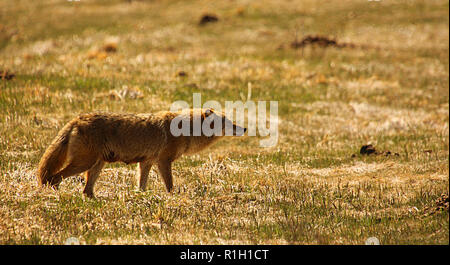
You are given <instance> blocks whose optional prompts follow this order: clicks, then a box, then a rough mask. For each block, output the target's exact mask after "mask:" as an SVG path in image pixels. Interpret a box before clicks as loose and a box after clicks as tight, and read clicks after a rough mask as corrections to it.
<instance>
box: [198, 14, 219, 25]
mask: <svg viewBox="0 0 450 265" xmlns="http://www.w3.org/2000/svg"><path fill="white" fill-rule="evenodd" d="M217 21H219V18H218V17H217V16H216V15H214V14H204V15H203V16H202V18H201V19H200V22H199V25H205V24H208V23H215V22H217Z"/></svg>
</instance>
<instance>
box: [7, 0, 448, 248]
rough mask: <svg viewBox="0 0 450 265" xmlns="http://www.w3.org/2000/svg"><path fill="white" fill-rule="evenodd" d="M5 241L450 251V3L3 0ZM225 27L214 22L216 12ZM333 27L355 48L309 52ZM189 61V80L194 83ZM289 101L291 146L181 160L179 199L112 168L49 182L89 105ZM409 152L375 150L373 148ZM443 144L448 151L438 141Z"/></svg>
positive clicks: (137, 107) (226, 144) (244, 146)
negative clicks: (39, 174)
mask: <svg viewBox="0 0 450 265" xmlns="http://www.w3.org/2000/svg"><path fill="white" fill-rule="evenodd" d="M0 10H2V13H1V15H0V72H2V71H7V72H8V73H13V74H15V76H14V77H13V78H12V79H10V80H2V79H0V136H1V137H0V150H1V153H0V172H1V173H0V186H1V189H0V244H61V243H64V241H65V239H66V238H68V237H70V236H75V237H77V238H80V240H81V242H82V243H86V244H253V243H254V244H363V243H364V241H365V240H366V239H367V238H368V237H371V236H376V237H378V238H379V239H380V241H381V243H382V244H449V237H448V235H449V215H448V214H449V213H448V211H441V212H437V213H434V214H430V215H427V214H424V209H426V208H427V207H431V206H432V205H433V203H434V202H435V201H436V199H437V198H438V197H439V196H440V195H441V194H442V193H445V192H448V189H449V182H448V179H449V178H448V176H449V167H448V163H449V133H448V130H449V112H448V108H449V92H448V88H449V86H448V82H449V78H448V77H449V67H448V64H449V59H448V58H449V52H448V51H449V46H448V41H449V33H448V27H449V19H448V17H449V14H448V1H437V0H436V1H422V0H415V1H396V2H395V3H392V2H391V1H380V2H367V1H350V0H348V1H312V0H311V1H309V0H307V1H294V0H291V1H287V0H286V1H266V0H263V1H256V2H250V1H244V0H236V1H214V3H212V2H209V1H169V0H161V1H132V2H131V4H130V3H129V1H121V0H115V1H100V0H97V1H83V0H82V1H81V2H66V1H55V0H53V1H52V0H45V1H17V0H4V1H1V2H0ZM206 13H212V14H216V15H217V16H218V18H219V20H218V21H217V22H216V23H208V24H206V25H203V26H199V25H198V23H199V21H200V18H201V16H202V15H203V14H206ZM296 34H297V38H298V39H301V38H302V37H304V36H307V35H316V34H318V35H324V36H329V37H330V38H335V39H337V40H338V41H339V43H351V44H354V45H355V46H352V47H346V48H336V47H328V48H321V47H306V48H304V49H292V48H290V43H292V42H293V41H294V40H295V38H296ZM180 72H184V73H185V74H186V75H185V76H179V73H180ZM249 83H251V86H252V99H253V100H277V101H279V116H280V117H279V118H280V123H279V129H280V139H279V143H278V145H277V146H276V147H274V148H268V149H265V148H261V147H259V145H258V143H259V139H258V138H255V137H245V138H240V139H227V140H225V141H223V142H220V143H218V144H217V145H215V146H214V147H212V148H210V149H209V150H207V151H204V152H202V153H200V154H198V155H195V156H192V157H185V158H183V159H181V160H180V161H178V162H177V163H175V168H174V171H175V172H174V175H175V192H174V193H173V194H168V193H166V192H165V190H164V187H163V184H162V181H161V180H160V179H159V178H158V177H157V175H156V173H154V172H152V176H153V177H152V178H151V180H150V183H149V190H148V191H147V192H138V191H136V190H135V175H136V170H135V168H134V166H126V165H123V164H110V165H109V166H108V167H107V168H106V169H105V170H104V171H103V173H102V175H101V179H100V181H99V182H98V184H97V186H96V193H97V196H98V199H97V200H90V199H86V198H84V197H83V196H82V195H81V190H82V188H83V184H82V182H83V180H82V178H70V179H67V180H65V181H64V182H63V184H62V186H61V189H60V190H59V191H53V190H46V189H43V190H42V189H38V188H37V181H36V165H37V163H38V161H39V159H40V156H41V155H42V153H43V151H44V150H45V148H46V147H47V146H48V144H49V143H50V141H51V139H52V138H53V137H54V136H55V135H56V133H57V131H58V129H60V128H61V127H62V126H63V124H64V123H65V122H67V121H68V120H70V119H71V118H72V117H74V115H76V114H77V113H80V112H88V111H93V110H108V111H115V112H151V111H157V110H167V109H168V108H169V105H170V104H171V102H173V101H175V100H179V99H183V100H186V101H188V102H190V101H191V100H192V93H193V92H200V93H202V99H203V102H205V101H206V100H218V101H221V102H224V101H225V100H240V99H241V98H242V97H243V95H247V87H248V84H249ZM367 143H372V144H373V145H374V146H376V148H377V149H379V150H390V151H392V152H396V153H399V156H398V157H397V156H388V157H385V156H361V155H356V156H354V157H352V154H354V153H358V151H359V148H360V147H361V145H363V144H367ZM426 150H431V151H427V152H425V151H426Z"/></svg>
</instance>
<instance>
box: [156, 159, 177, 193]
mask: <svg viewBox="0 0 450 265" xmlns="http://www.w3.org/2000/svg"><path fill="white" fill-rule="evenodd" d="M158 170H159V173H160V174H161V177H162V178H163V180H164V184H166V189H167V191H168V192H171V191H172V188H173V179H172V162H171V161H167V160H164V161H159V163H158Z"/></svg>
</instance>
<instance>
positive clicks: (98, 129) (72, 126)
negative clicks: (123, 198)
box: [38, 109, 245, 197]
mask: <svg viewBox="0 0 450 265" xmlns="http://www.w3.org/2000/svg"><path fill="white" fill-rule="evenodd" d="M189 113H190V114H189V115H190V116H189V117H190V120H191V122H192V120H193V117H195V116H196V115H201V120H202V121H203V119H204V118H205V117H206V116H208V115H210V114H211V113H214V112H213V110H210V109H208V110H199V111H198V112H196V111H194V110H191V111H190V112H189ZM179 114H180V112H158V113H156V114H138V115H134V114H112V113H91V114H82V115H79V116H78V117H76V118H75V119H73V120H72V121H70V122H69V123H67V124H66V125H65V126H64V127H63V128H62V129H61V131H60V132H59V133H58V135H57V136H56V138H55V139H54V140H53V142H52V143H51V145H50V146H49V147H48V148H47V150H46V151H45V153H44V155H43V156H42V159H41V161H40V163H39V174H38V180H39V184H40V185H50V186H52V187H55V188H57V187H58V185H59V183H60V182H61V181H62V180H63V178H66V177H69V176H73V175H76V174H79V173H82V172H85V171H87V173H86V186H85V188H84V191H83V193H85V194H86V195H87V196H89V197H94V185H95V182H96V180H97V178H98V176H99V174H100V172H101V170H102V168H103V166H104V165H105V163H106V162H116V161H121V162H125V163H127V164H130V163H139V170H140V179H139V187H140V189H141V190H145V188H146V184H147V178H148V174H149V171H150V169H151V167H152V165H156V166H157V168H158V171H159V174H160V175H161V177H162V178H163V181H164V183H165V186H166V189H167V191H169V192H170V191H172V189H173V177H172V167H171V165H172V162H173V161H175V160H176V159H177V158H179V157H180V156H182V155H183V154H192V153H195V152H198V151H201V150H203V149H204V148H206V147H208V146H209V145H211V144H212V143H214V142H215V141H217V140H218V139H219V138H220V137H221V136H210V137H208V136H205V135H201V136H179V137H175V136H173V135H172V134H171V133H170V123H171V121H172V120H173V119H174V118H175V117H176V116H177V115H179ZM215 114H216V113H215ZM217 115H219V116H222V119H223V120H225V119H226V118H225V116H224V115H223V114H217ZM191 124H192V123H191ZM236 127H238V126H237V125H235V124H233V129H235V128H236ZM244 130H245V129H244Z"/></svg>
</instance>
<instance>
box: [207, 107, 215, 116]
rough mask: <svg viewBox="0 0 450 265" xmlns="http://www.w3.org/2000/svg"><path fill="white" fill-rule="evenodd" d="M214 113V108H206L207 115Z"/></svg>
mask: <svg viewBox="0 0 450 265" xmlns="http://www.w3.org/2000/svg"><path fill="white" fill-rule="evenodd" d="M213 113H214V109H211V108H209V109H206V110H205V117H208V116H209V115H211V114H213Z"/></svg>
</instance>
